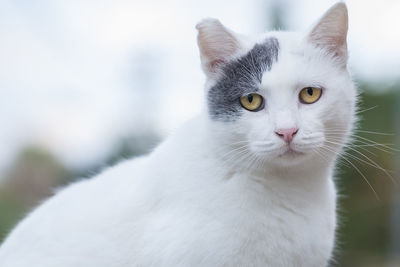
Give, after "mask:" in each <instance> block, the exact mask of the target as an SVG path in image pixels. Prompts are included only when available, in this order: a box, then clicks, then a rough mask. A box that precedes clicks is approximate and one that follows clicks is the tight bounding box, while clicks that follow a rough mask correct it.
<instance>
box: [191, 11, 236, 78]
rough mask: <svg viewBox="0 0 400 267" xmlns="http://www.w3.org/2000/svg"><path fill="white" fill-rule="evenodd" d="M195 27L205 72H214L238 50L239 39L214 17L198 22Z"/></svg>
mask: <svg viewBox="0 0 400 267" xmlns="http://www.w3.org/2000/svg"><path fill="white" fill-rule="evenodd" d="M197 29H198V31H199V34H198V37H197V41H198V45H199V49H200V54H201V61H202V64H203V66H204V67H205V70H206V72H208V73H210V74H211V73H215V72H216V71H217V69H218V68H220V67H221V66H222V65H224V64H225V63H226V62H227V61H229V59H231V58H232V57H233V56H234V54H235V53H237V52H238V50H239V48H240V44H239V41H238V40H237V39H236V37H235V36H234V33H233V32H231V31H230V30H228V29H227V28H225V27H224V26H223V25H222V24H221V23H220V22H219V21H218V20H215V19H206V20H204V21H202V22H200V23H199V24H198V25H197Z"/></svg>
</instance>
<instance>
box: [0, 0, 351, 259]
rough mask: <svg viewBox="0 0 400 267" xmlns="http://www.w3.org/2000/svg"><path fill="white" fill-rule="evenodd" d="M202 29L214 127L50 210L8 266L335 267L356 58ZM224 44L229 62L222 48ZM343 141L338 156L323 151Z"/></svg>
mask: <svg viewBox="0 0 400 267" xmlns="http://www.w3.org/2000/svg"><path fill="white" fill-rule="evenodd" d="M332 12H333V15H335V16H337V15H338V14H339V15H340V14H342V15H343V14H345V13H346V8H345V6H344V4H338V5H336V6H335V7H333V8H332V9H331V10H330V11H328V13H327V14H326V15H325V20H328V21H330V19H331V17H332V16H331V15H332ZM338 12H339V13H338ZM339 17H340V16H339ZM342 17H343V16H342ZM345 18H346V32H347V14H345ZM321 21H322V22H324V19H322V20H321ZM322 22H320V23H319V24H321V23H322ZM321 25H322V26H323V27H322V26H321V28H323V29H324V31H326V26H327V25H325V24H323V23H322V24H321ZM316 27H317V28H318V27H319V26H318V25H317V26H316ZM328 28H329V27H328ZM198 29H199V32H200V34H199V46H200V50H201V52H202V62H203V67H204V69H205V71H206V73H207V75H208V82H207V85H206V88H207V91H208V109H207V110H208V113H204V114H202V115H200V116H198V117H196V118H194V119H192V120H191V121H189V122H188V123H186V124H185V125H183V127H182V128H181V129H180V130H178V131H177V132H176V133H175V134H174V135H172V136H171V137H169V138H168V139H167V140H166V141H165V142H163V143H162V144H161V145H160V146H159V147H158V148H157V149H155V151H153V153H151V154H150V155H149V156H146V157H142V158H138V159H134V160H131V161H126V162H123V163H121V164H119V165H117V166H115V167H112V168H109V169H108V170H106V171H105V172H103V173H102V174H100V175H98V176H97V177H94V178H92V179H89V180H83V181H81V182H78V183H76V184H73V185H71V186H69V187H67V188H66V189H64V190H62V191H61V192H59V193H58V194H56V195H55V196H54V197H53V198H51V199H50V200H49V201H46V202H45V203H44V204H43V205H41V206H40V207H39V208H38V209H37V210H35V211H34V212H33V213H32V214H31V215H30V216H28V217H27V218H26V219H25V220H23V221H22V222H21V223H20V224H19V225H18V226H17V227H16V229H15V230H14V231H13V232H12V233H11V235H10V236H9V237H8V239H7V240H6V242H5V243H4V244H3V245H2V247H0V266H2V267H27V266H40V267H50V266H57V267H69V266H74V267H80V266H82V267H83V266H85V267H87V266H96V267H102V266H104V267H106V266H107V267H111V266H115V267H120V266H121V267H122V266H307V267H308V266H318V267H320V266H326V265H327V263H328V261H329V259H330V257H331V253H332V249H333V247H334V236H335V227H336V216H335V209H336V207H335V206H336V192H335V187H334V183H333V180H332V175H333V168H334V163H335V160H336V157H337V153H338V152H340V151H341V149H342V146H343V144H344V142H345V141H346V139H347V137H348V135H349V133H350V132H351V129H352V125H353V123H354V120H355V118H354V115H353V114H354V109H355V102H356V100H355V98H356V92H355V89H354V86H353V83H352V81H351V78H350V76H349V74H348V72H347V70H346V68H345V67H344V66H343V58H341V57H342V56H343V55H340V52H343V51H342V50H340V49H341V48H340V49H339V48H338V50H337V51H336V50H335V53H336V54H330V53H328V52H329V51H328V50H326V49H325V50H324V49H321V48H320V47H319V48H318V47H316V45H315V44H314V45H313V46H310V45H309V44H307V42H304V41H302V40H303V39H302V38H301V37H300V36H299V35H294V34H289V33H279V32H278V33H269V34H268V35H264V36H262V37H261V38H258V39H257V41H256V42H254V40H252V39H243V40H241V41H238V40H236V39H235V40H233V41H232V39H233V36H234V35H233V33H231V32H228V30H226V28H223V26H222V25H221V24H219V22H217V21H214V20H207V21H204V22H202V23H201V24H199V26H198ZM314 32H315V30H314V31H313V32H312V33H314ZM317 33H318V34H320V33H319V32H317ZM340 34H342V35H343V32H340ZM344 34H345V33H344ZM311 36H312V37H315V36H316V35H314V36H313V35H312V34H311ZM318 37H320V35H318ZM330 37H332V36H330ZM208 38H210V39H212V42H211V43H210V42H208V41H209V40H208ZM219 38H221V40H220V41H223V42H222V43H223V47H224V50H218V46H215V45H216V44H217V43H218V39H219ZM310 38H311V37H310ZM311 39H312V38H311ZM318 40H320V38H318ZM239 43H240V47H239V45H238V44H239ZM331 43H332V41H331ZM333 43H334V42H333ZM210 45H211V46H210ZM213 45H214V46H213ZM237 45H238V46H237ZM235 46H237V47H235ZM337 46H338V47H339V45H337ZM227 47H228V48H227ZM229 48H232V51H231V52H232V53H230V51H229ZM330 48H331V47H330ZM330 48H329V49H330ZM224 53H228V54H229V55H228V54H227V55H225V54H224ZM213 55H214V56H217V58H214V60H213V58H212V57H213ZM226 56H229V57H231V59H230V60H226V61H225V59H226V58H225V57H226ZM232 58H233V59H232ZM344 65H345V63H344ZM220 66H223V67H220ZM216 68H218V70H216ZM261 70H262V72H263V73H262V74H261V76H260V74H259V73H253V72H257V71H258V72H260V71H261ZM249 72H251V75H247V76H246V74H244V75H242V74H243V73H247V74H249ZM264 73H265V74H264ZM285 75H287V76H290V77H292V78H290V79H286V78H285ZM257 77H258V78H257ZM252 79H255V80H257V79H259V84H257V82H256V81H254V80H252ZM245 82H246V83H248V84H247V86H246V87H245V88H244V89H243V86H242V87H240V86H239V85H243V83H245ZM256 84H257V85H256ZM299 84H300V85H299ZM317 85H320V86H321V87H323V88H324V89H323V90H320V91H322V96H320V98H321V99H317V100H316V101H318V102H315V104H310V105H303V104H301V103H298V94H299V92H300V91H299V90H300V89H301V88H302V87H305V86H317ZM254 86H256V87H257V88H255V89H254V88H253V89H251V87H254ZM299 86H300V87H299ZM279 88H281V90H280V91H279V93H277V91H276V90H278V89H279ZM307 88H309V87H307ZM310 88H311V87H310ZM229 90H230V91H231V92H227V91H229ZM246 90H250V91H246ZM251 90H253V91H251ZM274 90H275V91H274ZM308 90H310V89H308ZM315 90H316V91H315V92H314V94H316V92H317V89H315ZM221 92H223V93H221ZM232 92H234V93H232ZM252 92H257V94H259V95H262V96H263V97H264V98H265V99H266V100H265V103H264V104H265V107H264V106H261V105H259V106H258V109H257V110H255V109H254V111H252V112H250V111H246V110H245V109H243V110H242V109H241V108H240V104H239V99H238V98H237V96H239V97H240V96H241V95H243V94H249V93H252ZM338 93H340V94H341V95H340V96H339V97H338V96H336V94H338ZM229 95H231V97H228V96H229ZM232 95H233V96H232ZM310 95H312V93H311V94H310ZM246 97H247V96H246ZM254 97H257V96H256V95H254ZM232 99H233V100H235V99H237V102H236V101H232V102H230V101H231V100H232ZM246 99H250V98H246ZM306 100H308V99H306ZM249 101H250V100H249ZM252 101H253V96H252V97H251V101H250V102H252ZM253 103H255V102H253ZM242 105H245V104H243V103H242ZM249 108H250V106H249ZM251 108H253V107H252V106H251ZM255 111H258V112H255ZM264 123H265V125H264ZM266 125H267V126H266ZM293 126H295V127H296V130H290V129H292V128H290V127H293ZM280 129H283V130H282V131H281V130H280ZM288 129H289V130H290V131H289V130H288ZM326 129H340V131H339V130H336V131H335V132H333V133H332V134H331V135H329V134H327V133H326ZM330 136H334V139H331V142H333V141H332V140H335V141H334V142H335V143H337V144H338V145H336V146H333V145H332V146H329V150H326V151H318V149H321V147H323V146H324V145H326V144H327V143H326V142H329V141H328V139H329V137H330ZM316 150H317V152H315V151H316ZM314 152H315V153H314ZM323 152H324V153H323ZM322 153H323V154H322ZM255 155H256V156H255Z"/></svg>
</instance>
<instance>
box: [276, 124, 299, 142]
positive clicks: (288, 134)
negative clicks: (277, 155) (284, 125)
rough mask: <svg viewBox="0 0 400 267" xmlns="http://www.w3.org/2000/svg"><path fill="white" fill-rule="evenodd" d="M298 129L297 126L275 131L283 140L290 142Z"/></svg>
mask: <svg viewBox="0 0 400 267" xmlns="http://www.w3.org/2000/svg"><path fill="white" fill-rule="evenodd" d="M298 130H299V129H297V128H288V129H279V130H277V131H276V132H275V133H276V134H277V135H278V136H279V137H282V138H283V140H285V141H286V142H288V143H290V142H291V141H292V139H293V136H294V135H295V134H296V133H297V131H298Z"/></svg>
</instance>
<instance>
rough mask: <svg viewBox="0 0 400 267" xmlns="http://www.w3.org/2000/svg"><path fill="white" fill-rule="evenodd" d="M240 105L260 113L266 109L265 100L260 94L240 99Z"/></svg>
mask: <svg viewBox="0 0 400 267" xmlns="http://www.w3.org/2000/svg"><path fill="white" fill-rule="evenodd" d="M240 104H241V105H242V107H244V108H245V109H247V110H249V111H259V110H261V109H262V108H263V107H264V98H263V97H262V96H260V95H259V94H248V95H244V96H242V97H240Z"/></svg>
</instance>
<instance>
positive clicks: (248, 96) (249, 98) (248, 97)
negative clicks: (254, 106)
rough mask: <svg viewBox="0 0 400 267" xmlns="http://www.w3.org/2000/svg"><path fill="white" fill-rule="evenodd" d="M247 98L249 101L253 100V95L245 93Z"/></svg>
mask: <svg viewBox="0 0 400 267" xmlns="http://www.w3.org/2000/svg"><path fill="white" fill-rule="evenodd" d="M247 100H249V103H251V102H253V95H252V94H250V95H247Z"/></svg>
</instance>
